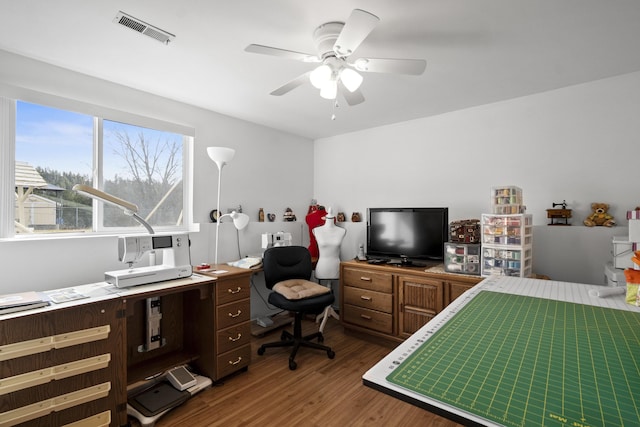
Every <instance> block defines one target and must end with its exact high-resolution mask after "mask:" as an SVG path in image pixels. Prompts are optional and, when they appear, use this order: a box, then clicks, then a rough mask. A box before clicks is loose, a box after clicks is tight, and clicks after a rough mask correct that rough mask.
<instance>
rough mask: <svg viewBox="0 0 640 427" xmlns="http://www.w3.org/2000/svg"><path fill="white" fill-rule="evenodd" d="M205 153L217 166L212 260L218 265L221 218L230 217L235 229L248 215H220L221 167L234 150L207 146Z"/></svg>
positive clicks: (245, 220)
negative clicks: (214, 235)
mask: <svg viewBox="0 0 640 427" xmlns="http://www.w3.org/2000/svg"><path fill="white" fill-rule="evenodd" d="M207 154H208V155H209V157H210V158H211V160H213V161H214V163H215V164H216V165H217V166H218V201H217V203H216V209H217V211H216V212H218V218H217V219H216V257H215V262H214V263H215V265H218V239H219V237H220V222H221V221H222V218H224V217H226V216H229V217H231V218H232V219H233V225H234V226H235V227H236V229H238V230H242V229H243V228H245V227H246V226H247V225H248V224H249V216H248V215H246V214H243V213H239V212H236V211H233V212H231V213H229V214H224V215H220V181H221V178H222V168H223V167H224V165H226V164H227V163H229V162H230V161H231V160H232V159H233V156H234V155H235V154H236V150H234V149H233V148H227V147H207Z"/></svg>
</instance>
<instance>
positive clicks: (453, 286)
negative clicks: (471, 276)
mask: <svg viewBox="0 0 640 427" xmlns="http://www.w3.org/2000/svg"><path fill="white" fill-rule="evenodd" d="M447 285H448V286H449V297H448V301H447V305H449V304H451V303H452V302H453V301H454V300H455V299H456V298H458V297H459V296H460V295H462V294H463V293H464V292H465V291H467V290H469V289H471V288H473V285H471V284H468V283H459V282H449V283H447Z"/></svg>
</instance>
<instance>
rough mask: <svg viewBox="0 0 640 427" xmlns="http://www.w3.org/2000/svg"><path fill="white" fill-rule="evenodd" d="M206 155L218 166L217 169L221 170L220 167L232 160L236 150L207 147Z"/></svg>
mask: <svg viewBox="0 0 640 427" xmlns="http://www.w3.org/2000/svg"><path fill="white" fill-rule="evenodd" d="M207 154H208V155H209V157H210V158H211V160H213V161H214V162H215V163H216V165H218V168H219V169H222V166H224V165H226V164H227V163H229V162H230V161H231V160H232V159H233V156H234V155H235V154H236V150H234V149H233V148H227V147H207Z"/></svg>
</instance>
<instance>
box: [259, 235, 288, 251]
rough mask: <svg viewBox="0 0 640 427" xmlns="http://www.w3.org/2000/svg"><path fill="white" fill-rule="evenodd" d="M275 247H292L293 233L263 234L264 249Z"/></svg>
mask: <svg viewBox="0 0 640 427" xmlns="http://www.w3.org/2000/svg"><path fill="white" fill-rule="evenodd" d="M273 246H291V233H286V232H284V231H278V232H277V233H262V249H267V248H271V247H273Z"/></svg>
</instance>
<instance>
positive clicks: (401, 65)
mask: <svg viewBox="0 0 640 427" xmlns="http://www.w3.org/2000/svg"><path fill="white" fill-rule="evenodd" d="M349 65H351V66H352V67H354V68H355V69H356V70H358V71H367V72H370V73H392V74H409V75H412V76H419V75H420V74H422V73H424V70H425V68H426V67H427V61H425V60H424V59H384V58H358V59H357V60H356V61H355V62H354V63H353V64H349Z"/></svg>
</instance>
